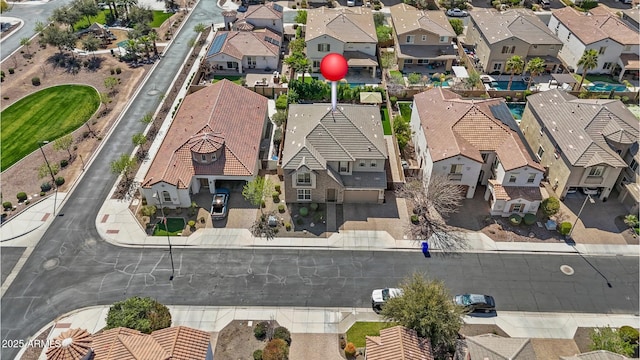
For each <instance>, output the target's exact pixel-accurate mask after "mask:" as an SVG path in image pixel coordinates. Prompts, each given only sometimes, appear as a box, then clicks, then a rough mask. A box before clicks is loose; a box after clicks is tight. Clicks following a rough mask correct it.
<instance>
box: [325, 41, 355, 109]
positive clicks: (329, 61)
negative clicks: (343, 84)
mask: <svg viewBox="0 0 640 360" xmlns="http://www.w3.org/2000/svg"><path fill="white" fill-rule="evenodd" d="M347 71H349V65H348V64H347V59H345V58H344V56H342V55H340V54H337V53H331V54H328V55H326V56H325V57H323V58H322V61H321V62H320V72H321V73H322V76H324V78H325V79H327V80H330V81H331V107H332V109H333V111H336V105H337V103H338V85H337V81H339V80H341V79H342V78H344V76H345V75H347Z"/></svg>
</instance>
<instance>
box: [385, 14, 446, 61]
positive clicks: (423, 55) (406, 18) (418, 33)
mask: <svg viewBox="0 0 640 360" xmlns="http://www.w3.org/2000/svg"><path fill="white" fill-rule="evenodd" d="M391 21H392V22H393V36H394V37H395V51H394V52H395V56H396V60H397V63H398V69H399V70H401V71H402V70H405V71H411V70H412V68H414V67H419V68H421V69H425V68H427V69H434V70H435V69H438V70H439V71H440V72H444V71H451V66H452V65H453V61H454V60H456V59H457V51H456V50H455V49H454V48H453V45H452V41H453V40H454V39H455V37H456V33H455V31H453V27H451V24H450V23H449V19H448V18H447V17H446V16H445V14H444V12H442V11H439V10H431V11H430V10H418V9H416V8H414V7H413V6H410V5H407V4H397V5H395V6H392V7H391ZM434 72H435V71H434Z"/></svg>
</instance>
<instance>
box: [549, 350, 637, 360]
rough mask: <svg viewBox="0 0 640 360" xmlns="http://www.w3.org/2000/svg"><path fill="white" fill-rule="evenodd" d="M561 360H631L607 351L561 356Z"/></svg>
mask: <svg viewBox="0 0 640 360" xmlns="http://www.w3.org/2000/svg"><path fill="white" fill-rule="evenodd" d="M560 359H561V360H628V359H629V358H628V357H626V356H623V355H620V354H616V353H612V352H610V351H606V350H596V351H590V352H586V353H582V354H576V355H573V356H561V357H560Z"/></svg>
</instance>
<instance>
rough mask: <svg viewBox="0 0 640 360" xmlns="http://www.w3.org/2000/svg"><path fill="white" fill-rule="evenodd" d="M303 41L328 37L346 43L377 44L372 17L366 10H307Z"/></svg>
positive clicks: (324, 8)
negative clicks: (323, 36)
mask: <svg viewBox="0 0 640 360" xmlns="http://www.w3.org/2000/svg"><path fill="white" fill-rule="evenodd" d="M306 31H307V32H306V34H305V37H304V39H305V41H309V40H313V39H315V38H317V37H319V36H322V35H328V36H331V37H333V38H335V39H338V40H340V41H342V42H348V43H376V44H377V43H378V37H377V35H376V29H375V26H374V24H373V15H372V13H371V10H370V9H367V8H349V9H346V8H341V9H329V8H326V7H321V8H319V9H312V10H307V30H306Z"/></svg>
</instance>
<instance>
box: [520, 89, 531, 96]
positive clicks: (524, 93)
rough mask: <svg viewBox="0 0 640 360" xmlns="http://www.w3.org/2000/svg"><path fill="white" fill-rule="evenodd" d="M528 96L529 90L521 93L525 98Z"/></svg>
mask: <svg viewBox="0 0 640 360" xmlns="http://www.w3.org/2000/svg"><path fill="white" fill-rule="evenodd" d="M529 95H531V90H525V91H523V92H522V96H524V97H525V98H526V97H527V96H529Z"/></svg>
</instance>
